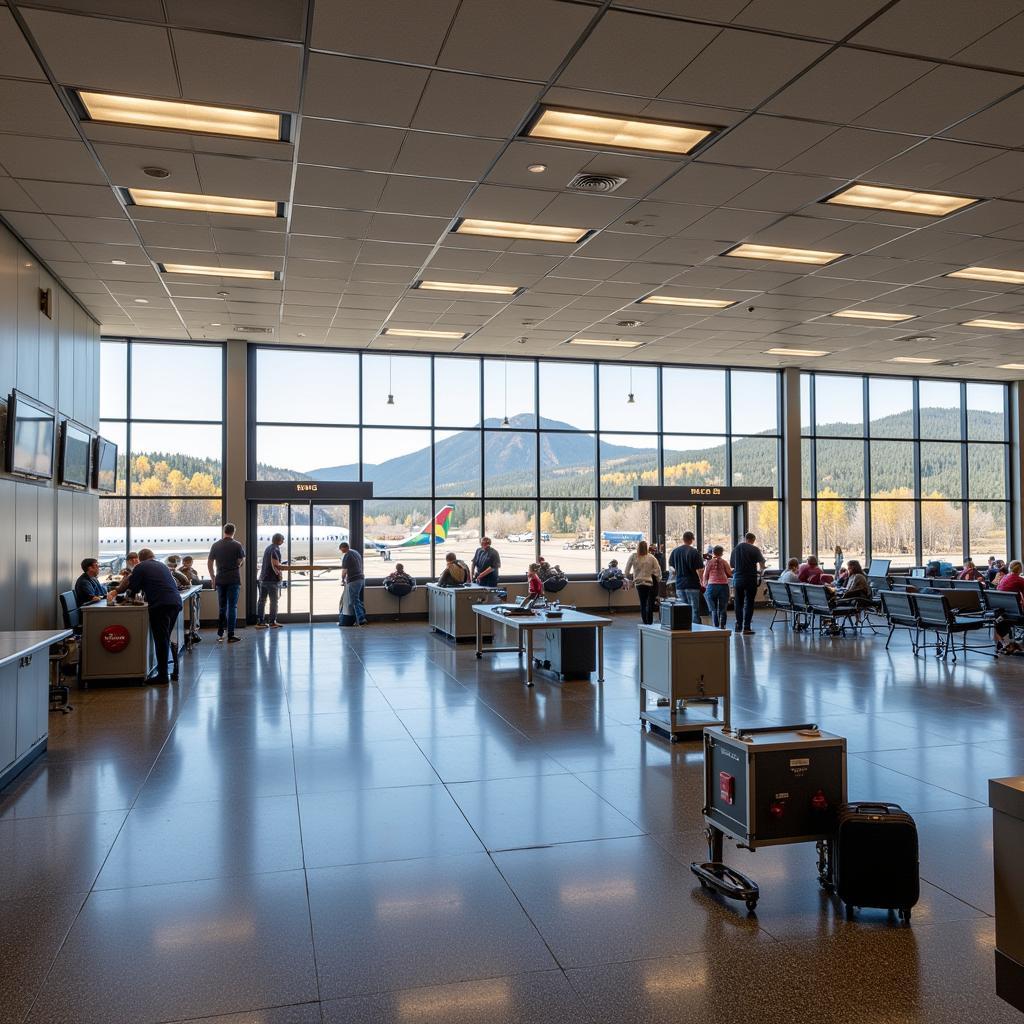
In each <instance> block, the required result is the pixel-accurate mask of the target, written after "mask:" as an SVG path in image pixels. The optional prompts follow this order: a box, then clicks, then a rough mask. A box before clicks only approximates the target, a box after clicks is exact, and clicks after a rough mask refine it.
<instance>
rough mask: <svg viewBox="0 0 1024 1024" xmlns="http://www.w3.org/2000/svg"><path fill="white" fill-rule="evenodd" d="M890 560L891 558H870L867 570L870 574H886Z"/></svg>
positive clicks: (887, 573)
mask: <svg viewBox="0 0 1024 1024" xmlns="http://www.w3.org/2000/svg"><path fill="white" fill-rule="evenodd" d="M891 562H892V559H891V558H872V559H871V564H870V565H869V566H868V572H869V573H871V575H872V576H888V575H889V565H890V564H891Z"/></svg>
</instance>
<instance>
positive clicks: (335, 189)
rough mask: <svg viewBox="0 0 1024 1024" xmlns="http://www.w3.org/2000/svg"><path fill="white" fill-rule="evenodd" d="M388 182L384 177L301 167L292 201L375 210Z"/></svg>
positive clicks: (383, 175)
mask: <svg viewBox="0 0 1024 1024" xmlns="http://www.w3.org/2000/svg"><path fill="white" fill-rule="evenodd" d="M387 181H388V178H387V175H385V174H367V173H363V172H361V171H343V170H339V169H337V168H334V167H310V166H309V165H307V164H300V165H299V169H298V174H297V175H296V178H295V194H294V201H295V202H296V203H297V204H301V205H303V206H328V207H337V208H341V209H351V210H374V209H376V208H377V201H378V199H380V194H381V192H383V191H384V186H385V185H386V184H387Z"/></svg>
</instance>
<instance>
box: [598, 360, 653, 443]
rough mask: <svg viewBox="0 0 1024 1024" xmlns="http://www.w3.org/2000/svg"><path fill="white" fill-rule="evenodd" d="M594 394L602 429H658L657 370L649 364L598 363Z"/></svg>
mask: <svg viewBox="0 0 1024 1024" xmlns="http://www.w3.org/2000/svg"><path fill="white" fill-rule="evenodd" d="M598 393H599V395H600V406H599V409H598V416H599V418H600V421H601V429H602V430H657V429H658V371H657V370H656V369H655V368H654V367H653V366H621V365H619V364H617V363H602V364H601V367H600V390H599V392H598ZM630 395H632V396H633V401H632V402H630V401H629V396H630Z"/></svg>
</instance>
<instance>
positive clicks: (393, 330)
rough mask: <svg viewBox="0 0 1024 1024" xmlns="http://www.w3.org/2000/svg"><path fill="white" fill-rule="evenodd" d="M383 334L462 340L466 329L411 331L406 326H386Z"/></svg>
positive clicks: (399, 336)
mask: <svg viewBox="0 0 1024 1024" xmlns="http://www.w3.org/2000/svg"><path fill="white" fill-rule="evenodd" d="M381 334H386V335H388V337H391V338H452V339H455V340H457V341H461V340H462V339H463V338H465V337H466V332H465V331H411V330H408V329H407V328H405V327H385V328H384V330H383V331H381Z"/></svg>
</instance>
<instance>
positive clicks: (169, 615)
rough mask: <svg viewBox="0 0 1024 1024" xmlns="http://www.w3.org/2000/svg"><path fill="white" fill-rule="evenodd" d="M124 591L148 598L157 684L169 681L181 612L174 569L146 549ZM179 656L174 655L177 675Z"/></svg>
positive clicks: (122, 588) (123, 583)
mask: <svg viewBox="0 0 1024 1024" xmlns="http://www.w3.org/2000/svg"><path fill="white" fill-rule="evenodd" d="M125 590H128V591H131V592H132V593H133V594H137V593H139V592H140V591H141V592H142V593H143V594H144V595H145V597H146V603H147V604H148V605H149V632H150V633H151V634H152V636H153V650H154V651H155V652H156V682H158V683H166V682H169V681H170V679H169V677H168V675H167V661H168V655H169V654H170V647H171V634H172V633H173V632H174V623H175V620H176V619H177V618H178V615H179V613H180V612H181V597H180V596H179V594H178V585H177V584H176V583H175V582H174V577H173V576H172V575H171V570H170V569H168V568H167V566H166V565H164V563H163V562H160V561H158V560H157V559H156V558H154V557H153V552H152V551H151V550H150V549H149V548H143V549H142V550H141V551H140V552H139V562H138V565H136V566H135V568H134V569H132V574H131V576H129V577H128V578H127V579H125V580H122V581H121V583H120V584H119V585H118V588H117V592H118V593H119V594H120V593H121V592H122V591H125ZM177 657H178V656H177V655H175V674H177Z"/></svg>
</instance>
